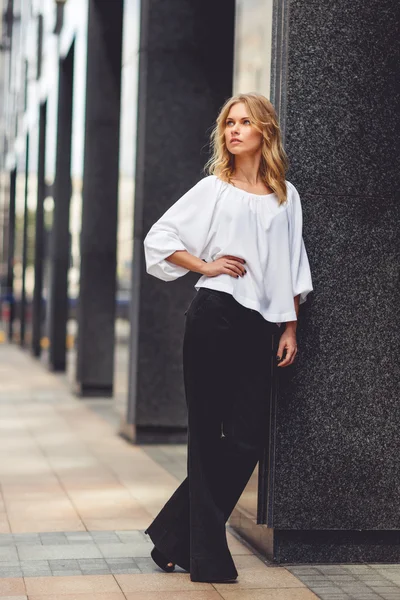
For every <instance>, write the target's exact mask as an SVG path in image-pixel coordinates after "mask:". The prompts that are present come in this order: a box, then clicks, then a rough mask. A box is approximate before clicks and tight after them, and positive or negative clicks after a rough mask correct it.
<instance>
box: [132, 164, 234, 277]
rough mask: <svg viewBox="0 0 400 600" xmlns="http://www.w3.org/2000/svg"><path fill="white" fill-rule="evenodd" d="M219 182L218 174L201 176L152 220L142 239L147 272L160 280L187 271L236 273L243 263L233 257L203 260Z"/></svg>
mask: <svg viewBox="0 0 400 600" xmlns="http://www.w3.org/2000/svg"><path fill="white" fill-rule="evenodd" d="M219 186H220V181H219V179H218V178H217V177H213V176H210V177H205V178H203V179H202V180H200V181H199V182H198V183H197V184H196V185H195V186H193V187H192V188H191V189H190V190H189V191H187V192H186V194H184V195H183V196H181V198H179V200H177V202H175V204H173V205H172V206H171V207H170V208H169V209H168V210H167V211H166V212H165V213H164V214H163V215H162V216H161V217H160V218H159V219H158V221H156V222H155V223H154V225H153V226H152V227H151V229H150V231H149V232H148V234H147V235H146V237H145V239H144V241H143V245H144V253H145V260H146V271H147V273H149V275H153V276H154V277H158V278H159V279H162V280H163V281H172V280H174V279H177V278H178V277H182V276H183V275H186V273H188V272H189V271H195V272H197V273H201V274H202V275H207V276H208V277H214V276H215V275H218V274H219V273H228V274H230V275H232V276H234V277H236V276H238V274H239V273H240V269H241V268H243V267H241V266H239V265H240V263H239V259H236V257H222V258H219V259H218V260H215V261H212V262H210V263H206V262H204V260H202V259H204V258H208V255H207V246H208V243H209V241H210V239H211V237H212V235H213V234H214V229H213V227H214V225H215V224H214V222H213V217H214V213H215V209H216V204H217V199H218V192H219ZM243 262H244V261H243Z"/></svg>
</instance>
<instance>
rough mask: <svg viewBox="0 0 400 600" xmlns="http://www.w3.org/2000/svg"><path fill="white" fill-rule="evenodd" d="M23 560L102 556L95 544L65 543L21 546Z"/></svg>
mask: <svg viewBox="0 0 400 600" xmlns="http://www.w3.org/2000/svg"><path fill="white" fill-rule="evenodd" d="M18 553H19V556H20V558H21V560H35V559H37V560H39V559H44V560H61V559H79V558H102V555H101V553H100V550H99V549H98V548H97V546H95V545H94V544H93V545H91V546H89V545H88V544H74V545H73V544H68V545H66V544H63V545H61V546H51V545H48V546H19V548H18Z"/></svg>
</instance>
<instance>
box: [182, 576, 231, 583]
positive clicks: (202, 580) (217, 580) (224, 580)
mask: <svg viewBox="0 0 400 600" xmlns="http://www.w3.org/2000/svg"><path fill="white" fill-rule="evenodd" d="M190 581H196V582H201V583H233V582H234V581H237V577H233V578H232V579H192V578H190Z"/></svg>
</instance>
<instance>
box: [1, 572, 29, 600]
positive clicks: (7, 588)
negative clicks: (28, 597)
mask: <svg viewBox="0 0 400 600" xmlns="http://www.w3.org/2000/svg"><path fill="white" fill-rule="evenodd" d="M25 594H26V589H25V583H24V580H23V579H22V577H15V578H10V579H8V578H4V579H3V578H0V598H1V597H2V596H24V595H25Z"/></svg>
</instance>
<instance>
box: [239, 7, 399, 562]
mask: <svg viewBox="0 0 400 600" xmlns="http://www.w3.org/2000/svg"><path fill="white" fill-rule="evenodd" d="M277 4H279V5H280V7H281V3H277ZM283 4H286V3H283ZM276 14H278V13H276ZM279 18H280V20H277V21H276V22H275V25H274V26H275V33H276V34H277V32H283V38H282V39H281V40H280V42H279V43H280V47H279V48H278V50H279V51H280V52H282V53H284V54H285V55H286V57H287V58H286V60H287V62H286V66H285V69H287V70H286V76H285V77H284V78H280V77H276V78H275V81H276V87H275V90H274V96H273V97H272V98H271V99H272V101H273V102H274V101H275V99H278V98H279V105H280V107H281V111H283V112H282V113H281V122H283V123H284V125H285V127H284V129H285V149H286V151H287V153H288V155H289V158H290V163H291V167H290V172H288V174H287V179H288V180H289V181H291V182H292V183H293V184H294V185H295V186H296V187H297V189H298V190H299V193H300V196H301V199H302V207H303V217H304V229H303V236H304V240H305V244H306V248H307V252H308V256H309V260H310V264H311V271H312V275H313V284H314V292H313V293H312V294H310V296H309V298H308V300H307V302H306V303H305V304H304V305H302V306H301V308H300V315H299V323H298V329H297V342H298V347H299V353H298V356H297V357H296V361H295V363H294V364H293V366H291V367H288V368H282V369H278V372H279V382H278V383H279V394H278V402H277V406H276V415H275V420H274V425H273V431H272V433H273V436H272V437H273V445H272V447H271V455H272V475H273V476H271V479H270V483H271V485H270V488H269V494H268V500H269V505H268V516H267V520H266V521H267V522H266V525H264V526H259V525H258V526H256V527H253V528H251V527H250V526H248V525H247V524H246V526H244V527H243V528H242V529H241V531H242V533H243V534H244V535H247V536H248V537H250V538H251V539H252V541H253V543H258V544H259V545H260V546H261V547H262V548H263V549H264V550H266V551H267V554H269V556H270V557H271V558H273V559H274V560H276V561H277V562H280V563H286V562H302V563H305V562H323V563H328V562H332V563H345V562H358V561H363V562H373V563H378V562H385V563H389V562H398V561H399V560H400V535H399V528H400V520H399V510H398V504H399V502H398V489H399V486H400V466H399V465H400V463H399V457H398V451H397V447H398V438H399V430H400V411H399V402H398V400H399V398H398V395H399V389H400V361H399V356H400V336H399V325H400V323H399V306H400V286H399V275H400V272H399V269H400V252H399V251H400V245H399V222H400V204H399V199H398V190H399V187H400V181H399V179H400V178H399V170H398V168H397V165H396V159H395V157H397V156H398V155H399V136H398V126H399V110H398V98H399V95H398V91H397V88H396V85H397V77H396V72H397V62H396V59H395V57H396V55H395V49H397V48H398V30H399V11H398V10H397V6H396V5H395V3H393V2H389V1H384V2H383V3H382V2H378V0H371V2H368V4H366V3H365V2H361V1H360V0H355V1H354V2H352V3H348V2H345V1H344V0H339V1H338V2H335V3H331V2H322V3H321V2H318V3H317V2H297V1H294V0H293V1H292V2H290V11H289V12H288V13H285V11H282V12H281V11H279ZM278 37H279V36H277V38H278ZM277 62H278V63H279V61H277ZM282 64H284V61H282ZM262 527H264V533H261V531H262V530H261V528H262ZM252 531H253V533H251V532H252Z"/></svg>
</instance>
